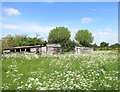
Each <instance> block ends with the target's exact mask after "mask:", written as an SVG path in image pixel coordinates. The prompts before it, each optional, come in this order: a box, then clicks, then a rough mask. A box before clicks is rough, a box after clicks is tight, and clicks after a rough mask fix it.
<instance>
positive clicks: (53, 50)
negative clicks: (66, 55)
mask: <svg viewBox="0 0 120 92" xmlns="http://www.w3.org/2000/svg"><path fill="white" fill-rule="evenodd" d="M60 52H61V45H60V44H47V45H46V53H47V54H50V55H53V54H58V53H60Z"/></svg>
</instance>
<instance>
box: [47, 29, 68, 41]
mask: <svg viewBox="0 0 120 92" xmlns="http://www.w3.org/2000/svg"><path fill="white" fill-rule="evenodd" d="M69 38H70V31H69V30H68V28H65V27H56V28H54V29H52V30H51V31H50V33H49V36H48V42H49V43H61V42H63V41H67V40H69Z"/></svg>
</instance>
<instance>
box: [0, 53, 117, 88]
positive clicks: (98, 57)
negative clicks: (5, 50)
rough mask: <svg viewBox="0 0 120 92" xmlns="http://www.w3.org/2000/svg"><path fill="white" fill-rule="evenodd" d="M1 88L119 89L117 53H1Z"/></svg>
mask: <svg viewBox="0 0 120 92" xmlns="http://www.w3.org/2000/svg"><path fill="white" fill-rule="evenodd" d="M2 78H3V80H2V82H3V83H2V89H4V90H7V89H9V90H16V89H19V90H32V89H33V90H34V89H35V90H69V89H81V90H118V53H117V52H114V51H96V52H92V53H88V54H80V55H76V54H62V55H57V56H39V55H15V54H13V55H3V57H2Z"/></svg>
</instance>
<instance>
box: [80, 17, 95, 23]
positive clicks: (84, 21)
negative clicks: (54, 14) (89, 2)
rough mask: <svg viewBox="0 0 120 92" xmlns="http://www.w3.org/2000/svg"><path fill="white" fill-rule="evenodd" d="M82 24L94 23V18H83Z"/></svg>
mask: <svg viewBox="0 0 120 92" xmlns="http://www.w3.org/2000/svg"><path fill="white" fill-rule="evenodd" d="M80 21H81V23H83V24H88V23H91V22H92V21H93V19H92V18H90V17H84V18H81V20H80Z"/></svg>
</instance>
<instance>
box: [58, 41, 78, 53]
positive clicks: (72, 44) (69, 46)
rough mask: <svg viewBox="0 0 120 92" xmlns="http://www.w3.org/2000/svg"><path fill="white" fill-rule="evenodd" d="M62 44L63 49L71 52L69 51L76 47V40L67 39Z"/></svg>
mask: <svg viewBox="0 0 120 92" xmlns="http://www.w3.org/2000/svg"><path fill="white" fill-rule="evenodd" d="M60 44H61V46H62V51H63V52H69V51H74V48H75V46H76V42H75V41H74V40H73V41H72V40H70V39H69V40H66V41H63V42H61V43H60Z"/></svg>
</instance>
